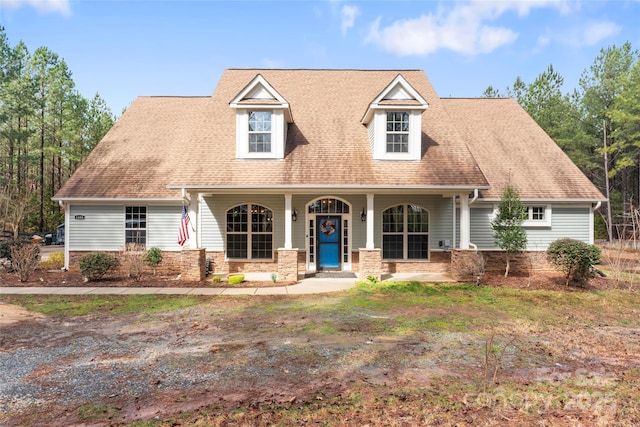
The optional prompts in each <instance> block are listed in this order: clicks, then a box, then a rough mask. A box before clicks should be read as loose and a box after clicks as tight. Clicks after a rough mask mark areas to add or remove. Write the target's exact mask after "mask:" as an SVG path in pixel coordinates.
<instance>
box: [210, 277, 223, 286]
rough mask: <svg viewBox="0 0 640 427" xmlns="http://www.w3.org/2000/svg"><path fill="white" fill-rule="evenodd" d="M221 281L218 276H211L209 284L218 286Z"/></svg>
mask: <svg viewBox="0 0 640 427" xmlns="http://www.w3.org/2000/svg"><path fill="white" fill-rule="evenodd" d="M221 281H222V279H220V276H213V278H211V283H213V284H214V285H217V284H219V283H220V282H221Z"/></svg>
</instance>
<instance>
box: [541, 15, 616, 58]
mask: <svg viewBox="0 0 640 427" xmlns="http://www.w3.org/2000/svg"><path fill="white" fill-rule="evenodd" d="M621 30H622V27H620V25H618V24H616V23H614V22H611V21H598V22H595V21H590V22H586V23H580V24H578V25H574V26H571V27H569V28H564V29H562V30H559V31H551V30H549V29H547V30H546V32H545V34H544V35H541V36H540V37H538V45H537V50H536V51H540V50H542V49H544V48H545V47H547V46H548V45H550V44H551V43H556V44H560V45H563V46H568V47H570V48H580V47H584V46H595V45H597V44H599V43H600V42H602V41H603V40H605V39H607V38H610V37H614V36H616V35H618V34H619V33H620V31H621Z"/></svg>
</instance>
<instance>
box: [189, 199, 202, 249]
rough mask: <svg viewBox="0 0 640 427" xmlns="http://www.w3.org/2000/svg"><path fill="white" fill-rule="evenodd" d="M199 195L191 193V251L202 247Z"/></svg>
mask: <svg viewBox="0 0 640 427" xmlns="http://www.w3.org/2000/svg"><path fill="white" fill-rule="evenodd" d="M199 197H200V195H199V194H198V193H195V194H193V193H189V206H188V207H187V211H188V213H189V249H198V247H199V246H200V236H199V234H200V229H199V227H198V200H199Z"/></svg>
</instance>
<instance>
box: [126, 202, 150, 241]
mask: <svg viewBox="0 0 640 427" xmlns="http://www.w3.org/2000/svg"><path fill="white" fill-rule="evenodd" d="M124 233H125V239H124V241H125V244H137V245H146V244H147V207H146V206H126V207H125V222H124Z"/></svg>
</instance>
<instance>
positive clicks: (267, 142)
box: [249, 111, 271, 153]
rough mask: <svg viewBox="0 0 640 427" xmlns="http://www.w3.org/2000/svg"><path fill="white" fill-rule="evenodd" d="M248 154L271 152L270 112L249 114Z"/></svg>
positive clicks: (251, 112)
mask: <svg viewBox="0 0 640 427" xmlns="http://www.w3.org/2000/svg"><path fill="white" fill-rule="evenodd" d="M249 152H250V153H270V152H271V112H270V111H250V112H249Z"/></svg>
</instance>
